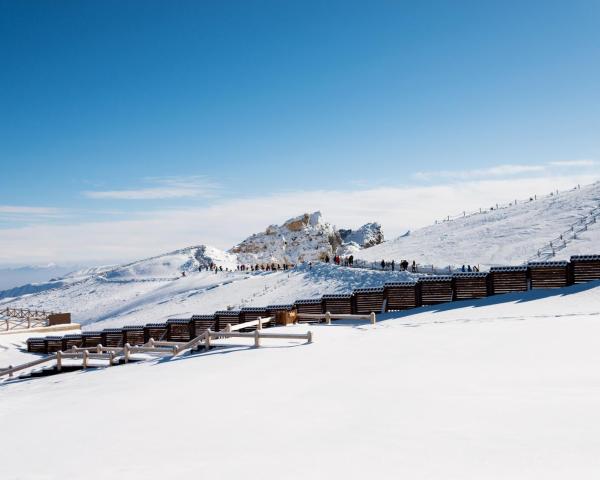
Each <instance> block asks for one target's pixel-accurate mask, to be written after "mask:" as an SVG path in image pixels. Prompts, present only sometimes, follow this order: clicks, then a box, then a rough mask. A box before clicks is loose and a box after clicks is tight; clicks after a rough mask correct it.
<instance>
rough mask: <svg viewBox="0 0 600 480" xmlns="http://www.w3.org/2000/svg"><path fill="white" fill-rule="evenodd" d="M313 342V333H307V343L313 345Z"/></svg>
mask: <svg viewBox="0 0 600 480" xmlns="http://www.w3.org/2000/svg"><path fill="white" fill-rule="evenodd" d="M312 342H313V335H312V332H311V331H310V330H309V331H308V332H306V343H312Z"/></svg>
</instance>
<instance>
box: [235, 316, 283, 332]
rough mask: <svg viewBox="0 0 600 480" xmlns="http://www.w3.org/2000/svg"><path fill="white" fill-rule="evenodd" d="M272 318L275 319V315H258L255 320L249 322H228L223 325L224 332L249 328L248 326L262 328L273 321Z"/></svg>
mask: <svg viewBox="0 0 600 480" xmlns="http://www.w3.org/2000/svg"><path fill="white" fill-rule="evenodd" d="M274 320H275V317H267V318H261V317H258V318H257V319H256V320H250V321H249V322H243V323H238V324H236V325H231V323H228V324H227V325H226V326H225V331H226V332H236V331H238V330H242V329H244V328H250V327H256V328H257V329H258V330H262V327H263V325H267V324H268V323H270V322H273V321H274Z"/></svg>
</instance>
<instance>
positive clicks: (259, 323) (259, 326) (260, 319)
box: [257, 317, 262, 330]
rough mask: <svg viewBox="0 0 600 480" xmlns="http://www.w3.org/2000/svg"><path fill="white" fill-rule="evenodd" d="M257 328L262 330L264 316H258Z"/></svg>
mask: <svg viewBox="0 0 600 480" xmlns="http://www.w3.org/2000/svg"><path fill="white" fill-rule="evenodd" d="M257 329H258V330H262V317H258V325H257Z"/></svg>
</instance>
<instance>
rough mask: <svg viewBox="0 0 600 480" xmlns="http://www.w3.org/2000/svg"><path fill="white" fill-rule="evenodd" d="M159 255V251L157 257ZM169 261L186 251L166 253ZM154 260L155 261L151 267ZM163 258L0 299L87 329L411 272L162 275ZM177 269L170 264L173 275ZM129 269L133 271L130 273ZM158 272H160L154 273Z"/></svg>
mask: <svg viewBox="0 0 600 480" xmlns="http://www.w3.org/2000/svg"><path fill="white" fill-rule="evenodd" d="M157 258H161V257H157ZM166 258H168V259H169V261H173V262H175V258H177V259H178V261H177V262H175V265H179V266H180V264H179V262H180V261H182V260H185V259H186V258H187V257H186V256H183V257H182V258H180V257H179V254H176V255H169V256H167V257H166ZM156 262H158V263H159V266H158V267H156V268H150V265H154V266H155V263H156ZM163 268H167V267H166V266H165V265H163V264H162V261H159V260H157V259H150V260H149V262H148V265H144V263H143V262H137V263H136V264H132V266H128V267H122V268H119V269H115V270H111V271H110V272H107V273H106V274H104V275H94V276H90V277H87V278H85V279H80V280H79V281H77V282H73V283H69V284H66V285H62V286H61V287H60V288H56V289H52V290H46V291H43V292H40V293H37V294H33V295H27V296H24V297H20V298H18V299H5V300H4V301H0V308H1V307H2V305H3V304H8V303H10V305H11V306H15V307H19V306H21V307H28V308H45V309H47V310H55V311H67V312H71V314H72V318H73V321H74V322H77V323H80V324H82V325H85V327H86V328H87V329H95V328H104V327H109V326H123V325H136V324H144V323H148V322H158V321H164V320H166V319H168V318H176V317H189V316H191V315H193V314H201V313H213V312H214V311H216V310H222V309H226V308H228V307H232V308H241V307H244V306H248V307H250V306H267V305H272V304H277V303H289V302H293V301H295V300H297V299H302V298H314V297H320V296H321V295H323V294H324V293H347V292H350V291H352V290H353V289H354V288H358V287H370V286H381V285H382V284H383V283H385V282H386V281H393V280H397V281H401V280H407V279H409V278H410V274H408V273H406V272H377V271H368V270H360V269H349V268H344V267H336V266H334V265H326V264H322V263H319V264H315V265H314V266H313V267H312V268H309V267H308V266H307V265H304V266H300V267H297V268H295V269H293V270H288V271H276V272H240V271H230V272H218V273H217V274H215V273H213V272H210V271H206V270H205V271H203V272H197V271H193V270H192V271H190V273H188V274H187V275H186V276H185V277H172V278H168V277H166V273H165V272H164V270H163ZM169 271H170V270H169ZM178 271H179V270H177V269H174V270H173V273H174V275H176V274H177V272H178ZM132 272H134V273H135V274H134V273H132ZM157 273H160V274H161V275H157Z"/></svg>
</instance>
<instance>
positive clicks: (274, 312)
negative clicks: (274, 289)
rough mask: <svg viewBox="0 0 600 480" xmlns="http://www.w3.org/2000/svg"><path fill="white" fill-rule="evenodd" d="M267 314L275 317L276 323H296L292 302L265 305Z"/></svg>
mask: <svg viewBox="0 0 600 480" xmlns="http://www.w3.org/2000/svg"><path fill="white" fill-rule="evenodd" d="M267 316H268V317H274V318H275V324H276V325H291V324H293V323H296V310H295V309H294V304H293V303H288V304H279V305H269V306H267Z"/></svg>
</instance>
